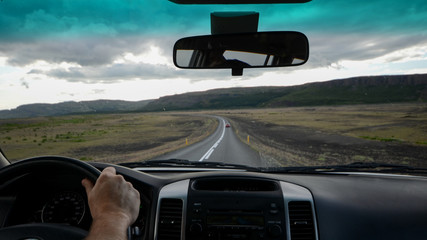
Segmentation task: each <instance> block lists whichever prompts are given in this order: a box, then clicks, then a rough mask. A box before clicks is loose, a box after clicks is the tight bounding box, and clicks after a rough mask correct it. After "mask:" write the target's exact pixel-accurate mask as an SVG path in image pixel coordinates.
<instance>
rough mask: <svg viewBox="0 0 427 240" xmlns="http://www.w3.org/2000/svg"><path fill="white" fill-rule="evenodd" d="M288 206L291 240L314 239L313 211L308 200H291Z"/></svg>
mask: <svg viewBox="0 0 427 240" xmlns="http://www.w3.org/2000/svg"><path fill="white" fill-rule="evenodd" d="M288 207H289V224H290V230H291V240H312V239H313V240H314V239H316V235H315V229H314V221H313V212H312V209H311V203H310V202H308V201H292V202H289V204H288Z"/></svg>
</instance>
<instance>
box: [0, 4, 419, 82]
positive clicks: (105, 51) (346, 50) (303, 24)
mask: <svg viewBox="0 0 427 240" xmlns="http://www.w3.org/2000/svg"><path fill="white" fill-rule="evenodd" d="M0 4H1V5H0V34H1V36H2V37H1V38H0V55H3V56H6V57H7V62H8V63H9V64H12V65H16V66H25V65H28V64H31V63H34V62H35V61H37V60H42V61H46V62H48V63H56V64H60V63H64V62H65V63H73V64H75V65H78V66H77V67H73V68H56V69H52V70H49V71H42V70H40V69H33V70H31V71H30V72H29V73H28V74H44V75H47V76H50V77H55V78H61V79H66V80H68V81H73V82H76V81H81V82H87V83H94V82H117V81H124V80H127V79H135V78H137V79H142V80H143V79H152V78H156V79H159V78H176V77H182V78H190V79H193V80H194V81H198V80H203V79H218V80H221V79H224V78H229V77H230V70H212V71H203V74H201V71H194V70H178V69H176V68H174V67H171V63H172V47H173V43H174V41H175V40H177V39H178V38H180V37H184V36H186V35H192V34H199V33H205V34H206V33H209V32H210V29H209V28H210V26H209V13H210V12H212V11H221V10H240V11H241V10H256V7H253V6H225V7H224V6H181V5H177V4H173V3H170V2H169V1H166V0H162V1H159V0H102V1H101V0H90V1H88V0H73V1H58V0H47V1H39V0H27V1H25V2H22V1H11V0H8V1H3V2H1V3H0ZM262 7H263V9H262V10H261V11H260V24H259V29H260V30H261V31H263V30H300V31H303V32H305V33H306V34H307V35H308V37H309V40H310V45H311V48H310V54H311V56H310V59H309V62H308V63H307V65H306V66H305V68H317V67H331V66H333V67H336V68H339V67H340V66H339V62H340V61H343V60H354V61H357V60H367V59H372V58H376V57H381V56H384V55H386V54H388V53H391V52H394V51H398V50H401V49H405V48H407V47H410V46H414V45H417V44H418V45H426V44H427V41H426V36H427V28H426V27H425V26H427V18H426V17H425V16H427V3H426V2H425V0H412V1H389V0H375V1H370V2H369V3H367V2H365V1H360V0H346V1H342V0H330V1H317V0H314V1H312V2H310V3H307V4H303V5H298V4H292V5H280V6H276V5H274V6H273V5H271V6H268V5H263V6H262ZM152 45H155V46H157V47H159V48H160V49H161V50H162V53H161V54H162V55H164V56H165V57H166V58H167V59H170V62H169V65H154V64H133V63H127V64H119V63H114V61H115V60H117V59H119V58H121V57H122V56H123V55H124V54H125V53H133V54H134V55H140V54H142V53H144V52H146V51H148V50H149V49H150V46H152ZM331 46H333V47H332V48H331ZM400 59H402V57H399V56H396V57H394V58H393V59H388V61H398V60H400ZM279 71H292V70H288V69H286V70H282V69H281V70H279ZM261 73H262V71H256V70H251V71H245V76H246V77H254V76H259V75H260V74H261ZM208 76H209V77H208ZM212 76H214V77H212Z"/></svg>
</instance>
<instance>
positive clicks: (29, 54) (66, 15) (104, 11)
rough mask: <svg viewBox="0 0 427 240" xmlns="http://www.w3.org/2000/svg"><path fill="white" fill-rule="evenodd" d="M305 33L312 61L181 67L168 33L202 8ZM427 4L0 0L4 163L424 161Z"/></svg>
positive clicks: (197, 25) (194, 23)
mask: <svg viewBox="0 0 427 240" xmlns="http://www.w3.org/2000/svg"><path fill="white" fill-rule="evenodd" d="M224 11H232V12H236V11H250V12H257V13H259V23H258V31H260V32H261V31H299V32H302V33H304V34H305V35H306V36H307V38H308V40H309V44H310V56H309V59H308V62H307V63H306V64H305V65H302V66H298V67H285V68H283V67H279V68H261V69H258V68H257V69H244V72H243V75H242V76H231V70H230V69H203V70H202V69H194V70H192V69H178V68H177V67H175V66H174V63H173V56H172V55H173V46H174V43H175V42H176V41H177V40H178V39H180V38H184V37H189V36H195V35H209V34H211V22H210V19H211V18H210V14H211V13H212V12H224ZM426 16H427V3H426V1H425V0H412V1H390V0H373V1H355V0H349V1H342V0H328V1H321V0H313V1H312V2H309V3H305V4H282V5H268V4H265V5H253V4H250V5H226V6H224V5H204V6H198V5H178V4H175V3H172V2H169V1H167V0H145V1H143V0H102V1H98V0H91V1H87V0H54V1H40V0H27V1H17V0H3V1H1V2H0V34H1V37H0V110H1V111H0V147H1V149H2V150H3V152H4V153H5V155H6V156H7V157H8V159H9V160H10V161H12V162H13V161H16V160H20V159H24V158H29V157H33V156H39V155H62V156H68V157H74V158H77V159H80V160H84V161H97V162H108V163H125V162H141V161H147V160H167V159H184V160H190V161H194V162H204V161H206V162H207V161H209V162H221V163H228V164H239V165H244V166H251V167H262V168H269V167H278V166H284V167H288V166H293V167H295V166H313V165H316V166H318V165H320V166H321V165H337V164H348V163H353V162H380V163H388V164H402V165H410V166H417V167H427V162H426V161H425V160H426V156H427V104H426V96H427V88H426V86H427V28H426V26H427V18H426Z"/></svg>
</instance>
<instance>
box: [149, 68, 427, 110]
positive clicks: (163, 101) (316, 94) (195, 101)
mask: <svg viewBox="0 0 427 240" xmlns="http://www.w3.org/2000/svg"><path fill="white" fill-rule="evenodd" d="M426 100H427V74H419V75H401V76H374V77H355V78H349V79H340V80H333V81H328V82H318V83H308V84H304V85H299V86H291V87H253V88H229V89H215V90H210V91H205V92H193V93H187V94H180V95H174V96H166V97H162V98H159V99H158V100H155V101H152V102H150V103H149V104H147V106H146V107H144V110H145V111H161V110H163V109H166V110H191V109H228V108H260V107H290V106H322V105H345V104H373V103H392V102H395V103H397V102H416V101H421V102H424V101H426Z"/></svg>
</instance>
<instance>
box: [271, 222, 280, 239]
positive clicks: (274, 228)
mask: <svg viewBox="0 0 427 240" xmlns="http://www.w3.org/2000/svg"><path fill="white" fill-rule="evenodd" d="M268 234H269V235H270V236H272V237H279V236H280V235H281V234H282V227H281V226H280V225H278V224H274V225H271V226H269V227H268Z"/></svg>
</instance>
